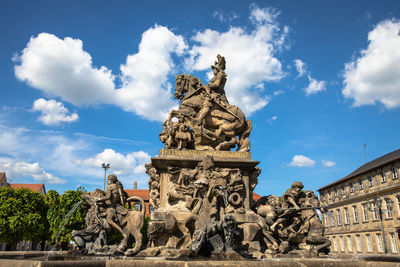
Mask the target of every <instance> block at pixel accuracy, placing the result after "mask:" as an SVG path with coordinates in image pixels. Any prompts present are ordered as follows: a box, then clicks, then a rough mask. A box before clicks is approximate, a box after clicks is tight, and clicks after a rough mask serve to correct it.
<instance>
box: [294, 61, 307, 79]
mask: <svg viewBox="0 0 400 267" xmlns="http://www.w3.org/2000/svg"><path fill="white" fill-rule="evenodd" d="M294 65H295V66H296V70H297V72H298V73H299V74H298V75H297V78H299V77H301V76H303V75H305V74H306V73H307V69H306V63H304V62H303V61H302V60H301V59H295V60H294Z"/></svg>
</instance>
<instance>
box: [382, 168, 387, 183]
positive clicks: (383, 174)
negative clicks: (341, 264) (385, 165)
mask: <svg viewBox="0 0 400 267" xmlns="http://www.w3.org/2000/svg"><path fill="white" fill-rule="evenodd" d="M381 176H382V183H386V173H385V171H382V173H381Z"/></svg>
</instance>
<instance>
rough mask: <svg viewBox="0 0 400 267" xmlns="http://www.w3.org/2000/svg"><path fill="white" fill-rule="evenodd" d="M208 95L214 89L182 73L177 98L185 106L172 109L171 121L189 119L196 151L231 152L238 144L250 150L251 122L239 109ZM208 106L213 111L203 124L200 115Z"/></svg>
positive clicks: (209, 112)
mask: <svg viewBox="0 0 400 267" xmlns="http://www.w3.org/2000/svg"><path fill="white" fill-rule="evenodd" d="M208 92H210V89H209V88H208V87H207V85H204V84H203V83H202V82H201V81H200V79H198V78H196V77H194V76H193V75H188V74H179V75H178V76H177V77H176V86H175V93H174V97H175V98H176V99H179V100H181V104H180V106H179V109H178V110H171V112H170V115H169V118H168V119H167V122H168V123H170V122H171V120H172V118H174V117H176V118H181V117H183V118H185V121H186V122H187V123H188V125H189V126H190V127H191V128H192V129H193V133H194V148H195V149H196V150H209V149H210V150H214V149H215V150H229V149H231V148H233V147H235V146H236V145H238V151H249V150H250V143H249V140H248V138H249V135H250V132H251V130H252V123H251V120H246V118H245V116H244V114H243V112H242V111H241V110H240V109H239V108H238V107H236V106H234V105H230V104H228V103H227V102H221V101H219V99H218V98H216V97H213V96H212V95H210V94H209V93H208ZM205 105H208V106H209V111H208V112H207V114H206V115H205V117H204V120H203V121H202V122H201V123H199V122H198V113H199V112H200V111H201V109H202V108H203V107H204V106H205ZM238 137H239V138H238Z"/></svg>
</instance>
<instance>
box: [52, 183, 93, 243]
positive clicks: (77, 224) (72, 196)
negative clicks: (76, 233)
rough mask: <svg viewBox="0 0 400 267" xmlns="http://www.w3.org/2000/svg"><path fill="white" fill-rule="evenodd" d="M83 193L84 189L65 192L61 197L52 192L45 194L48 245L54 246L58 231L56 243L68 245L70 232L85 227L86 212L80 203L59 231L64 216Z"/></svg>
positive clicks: (79, 199)
mask: <svg viewBox="0 0 400 267" xmlns="http://www.w3.org/2000/svg"><path fill="white" fill-rule="evenodd" d="M83 192H85V189H84V188H82V187H79V188H78V189H77V190H69V191H65V192H64V194H62V195H59V194H58V193H57V192H56V191H54V190H50V191H49V192H48V193H47V195H46V204H47V206H48V207H49V208H48V211H47V219H48V221H49V224H50V229H49V239H48V240H49V241H50V243H53V244H54V243H55V242H56V241H57V240H56V238H57V233H58V232H59V231H60V234H59V239H58V241H59V242H62V243H68V242H69V241H70V240H71V232H72V230H79V229H83V228H85V227H86V222H85V216H86V213H87V211H86V209H85V208H84V205H83V203H82V204H81V205H80V206H79V207H78V209H77V210H76V211H75V212H74V213H73V214H72V215H71V217H70V218H69V219H68V221H66V223H65V225H64V227H63V228H62V229H61V227H62V224H63V221H64V220H65V216H66V215H67V214H68V212H69V211H71V209H72V208H73V207H74V205H75V204H77V203H78V202H79V201H81V200H82V198H81V195H82V193H83Z"/></svg>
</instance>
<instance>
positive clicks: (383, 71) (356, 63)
mask: <svg viewBox="0 0 400 267" xmlns="http://www.w3.org/2000/svg"><path fill="white" fill-rule="evenodd" d="M368 41H369V43H368V47H367V48H366V49H363V50H361V52H360V55H359V57H358V58H356V59H354V60H352V61H351V62H349V63H347V64H346V65H345V71H344V89H343V90H342V93H343V95H344V97H346V98H350V99H353V100H354V103H353V106H356V107H358V106H362V105H373V104H375V103H376V102H380V103H382V104H383V105H384V106H385V107H386V108H396V107H399V106H400V49H399V47H400V21H398V20H385V21H382V22H380V23H379V24H378V25H376V27H375V28H374V29H373V30H372V31H370V32H369V33H368Z"/></svg>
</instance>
